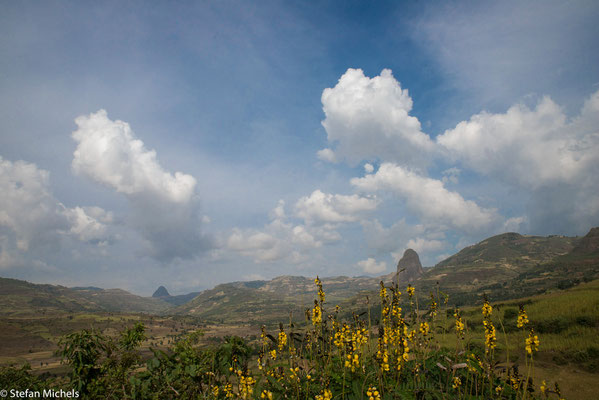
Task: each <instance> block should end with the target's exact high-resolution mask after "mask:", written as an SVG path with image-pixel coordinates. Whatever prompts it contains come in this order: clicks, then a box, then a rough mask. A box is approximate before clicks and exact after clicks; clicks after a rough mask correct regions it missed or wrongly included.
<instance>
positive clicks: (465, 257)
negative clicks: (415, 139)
mask: <svg viewBox="0 0 599 400" xmlns="http://www.w3.org/2000/svg"><path fill="white" fill-rule="evenodd" d="M597 249H599V229H597V228H594V229H593V230H591V232H589V234H588V235H586V236H585V237H583V238H579V237H566V236H558V235H552V236H547V237H543V236H531V235H520V234H518V233H513V232H511V233H504V234H501V235H496V236H493V237H490V238H487V239H485V240H483V241H481V242H479V243H477V244H475V245H472V246H469V247H466V248H464V249H463V250H461V251H460V252H458V253H457V254H455V255H453V256H451V257H449V258H447V259H445V260H443V261H441V262H439V263H438V264H437V265H435V266H434V267H432V268H427V269H423V268H422V265H421V264H420V260H419V257H418V254H417V253H416V252H415V251H414V250H411V249H409V250H406V252H405V253H404V255H403V257H402V258H401V260H400V261H399V262H398V272H395V273H392V274H389V275H385V276H381V277H352V278H350V277H343V276H339V277H331V278H321V280H322V284H323V288H324V291H325V293H326V307H327V308H328V309H329V310H330V309H332V308H333V307H334V305H336V304H340V305H341V306H342V309H344V310H349V311H350V312H351V311H356V312H362V311H364V310H365V309H366V308H367V303H366V302H367V301H368V303H369V306H370V307H371V308H372V307H376V306H377V304H378V302H379V300H378V283H379V282H380V281H381V280H383V281H384V282H386V283H390V282H391V281H392V280H393V279H394V278H397V277H399V284H400V288H401V287H402V286H403V285H406V284H407V283H411V284H412V285H414V286H415V287H416V289H417V294H418V295H419V296H420V297H421V299H422V301H426V298H427V297H428V296H429V293H437V292H440V293H441V294H448V295H449V296H450V299H451V300H450V301H451V303H452V304H458V305H465V304H477V303H479V302H481V301H482V297H483V295H484V294H486V295H487V296H488V297H489V298H490V299H491V300H502V299H513V298H520V297H523V296H529V295H534V294H538V293H544V292H547V291H551V290H556V289H562V288H566V287H570V286H573V285H575V284H576V283H577V282H581V281H588V280H592V279H596V278H599V253H598V250H597ZM398 273H399V274H398ZM402 275H403V276H402ZM315 296H316V287H315V285H314V281H313V279H312V278H306V277H300V276H281V277H277V278H274V279H272V280H270V281H252V282H233V283H227V284H222V285H218V286H217V287H215V288H214V289H211V290H207V291H204V292H202V293H200V294H199V295H198V296H197V297H196V298H194V299H193V300H192V301H190V302H189V303H186V304H184V305H183V306H180V307H176V308H174V309H172V310H171V311H170V312H171V313H175V314H187V315H194V316H197V317H199V318H204V319H208V320H212V321H215V322H221V321H222V322H224V321H227V322H232V323H247V322H254V323H257V324H258V323H270V322H278V321H288V319H289V313H290V312H291V313H292V314H293V315H294V319H296V320H297V319H302V318H303V312H304V311H305V310H306V308H308V307H311V306H312V305H313V303H312V302H313V301H314V298H315ZM367 296H368V300H367Z"/></svg>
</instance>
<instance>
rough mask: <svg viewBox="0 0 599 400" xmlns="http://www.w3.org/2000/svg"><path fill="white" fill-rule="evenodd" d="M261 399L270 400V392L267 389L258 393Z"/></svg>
mask: <svg viewBox="0 0 599 400" xmlns="http://www.w3.org/2000/svg"><path fill="white" fill-rule="evenodd" d="M260 398H261V399H268V400H272V392H270V391H268V390H263V391H262V394H261V395H260Z"/></svg>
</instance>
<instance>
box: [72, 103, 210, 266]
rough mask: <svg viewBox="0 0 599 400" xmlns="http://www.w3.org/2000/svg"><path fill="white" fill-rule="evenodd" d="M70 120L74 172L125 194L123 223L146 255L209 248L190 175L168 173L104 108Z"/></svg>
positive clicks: (191, 253)
mask: <svg viewBox="0 0 599 400" xmlns="http://www.w3.org/2000/svg"><path fill="white" fill-rule="evenodd" d="M75 122H76V124H77V126H78V129H77V130H76V131H75V132H73V134H72V137H73V139H74V140H75V141H76V142H77V148H76V150H75V152H74V153H73V162H72V168H73V171H74V172H75V173H76V174H79V175H82V176H85V177H87V178H89V179H91V180H92V181H94V182H97V183H100V184H102V185H104V186H107V187H109V188H111V189H113V190H115V191H117V192H119V193H122V194H124V195H125V196H126V197H127V199H128V200H129V202H130V205H131V211H132V212H131V214H130V217H129V220H128V223H130V224H131V226H132V227H133V228H134V229H136V230H137V231H138V232H139V233H140V234H141V236H142V237H143V238H144V239H145V241H146V244H147V249H146V250H147V254H149V255H150V256H152V257H154V258H155V259H157V260H159V261H161V262H171V261H173V260H175V259H190V258H193V257H195V256H196V255H197V254H198V253H199V252H201V251H202V250H205V249H207V248H208V247H209V246H210V240H209V239H208V238H207V237H205V236H204V235H203V234H202V232H201V231H200V219H199V215H198V211H199V201H198V198H197V195H196V193H195V188H196V184H197V182H196V179H195V178H194V177H193V176H191V175H188V174H184V173H181V172H175V173H174V174H172V173H170V172H167V171H166V170H165V169H164V168H163V167H162V166H161V165H160V164H159V162H158V160H157V157H156V152H155V151H154V150H148V149H146V147H145V146H144V143H143V142H142V141H141V140H140V139H138V138H137V137H136V136H135V134H134V132H133V131H132V130H131V128H130V126H129V124H127V123H126V122H123V121H119V120H116V121H112V120H110V119H109V118H108V115H107V113H106V111H104V110H100V111H98V112H96V113H92V114H89V115H83V116H80V117H78V118H77V119H76V120H75Z"/></svg>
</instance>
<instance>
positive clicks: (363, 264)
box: [358, 257, 387, 274]
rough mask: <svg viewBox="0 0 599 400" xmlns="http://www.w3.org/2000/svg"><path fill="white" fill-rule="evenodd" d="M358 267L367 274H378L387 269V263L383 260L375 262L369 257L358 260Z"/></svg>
mask: <svg viewBox="0 0 599 400" xmlns="http://www.w3.org/2000/svg"><path fill="white" fill-rule="evenodd" d="M358 267H360V268H362V270H363V271H364V272H366V273H367V274H380V273H381V272H384V271H386V270H387V263H386V262H385V261H381V262H379V263H377V262H376V260H375V259H374V258H372V257H369V258H368V259H366V260H362V261H358Z"/></svg>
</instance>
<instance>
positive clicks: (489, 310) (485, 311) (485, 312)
mask: <svg viewBox="0 0 599 400" xmlns="http://www.w3.org/2000/svg"><path fill="white" fill-rule="evenodd" d="M482 311H483V316H484V317H485V318H487V317H490V316H491V313H492V312H493V307H491V305H490V304H489V302H488V301H487V300H485V303H484V304H483V308H482Z"/></svg>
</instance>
